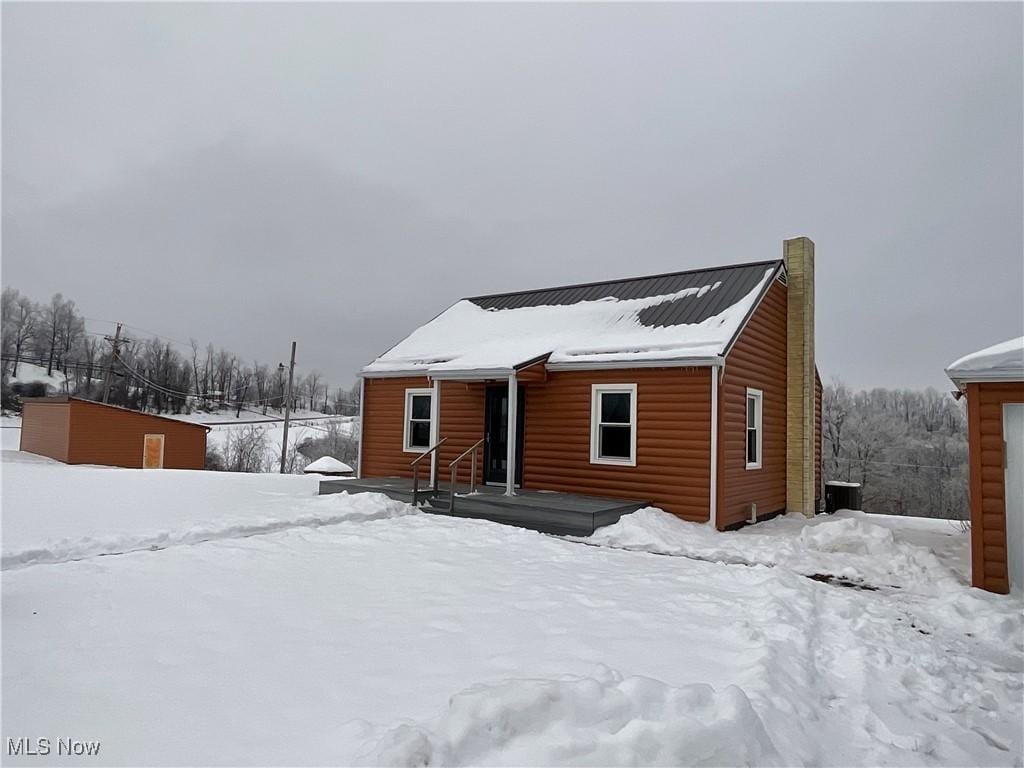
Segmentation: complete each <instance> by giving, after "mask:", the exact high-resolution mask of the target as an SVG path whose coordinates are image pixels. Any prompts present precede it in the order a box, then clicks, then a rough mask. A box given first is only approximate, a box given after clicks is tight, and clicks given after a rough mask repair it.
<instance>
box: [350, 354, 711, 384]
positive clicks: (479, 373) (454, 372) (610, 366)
mask: <svg viewBox="0 0 1024 768" xmlns="http://www.w3.org/2000/svg"><path fill="white" fill-rule="evenodd" d="M538 364H541V365H543V366H544V367H545V368H546V369H547V370H549V371H607V370H625V369H629V368H720V367H722V366H723V365H725V357H724V356H722V355H703V356H701V357H683V358H672V359H664V360H659V359H644V360H635V359H627V360H588V361H581V362H573V361H571V360H569V361H561V362H550V361H548V362H545V361H544V359H543V358H541V359H539V360H529V361H526V362H524V363H522V364H520V365H517V366H515V367H514V368H465V369H449V368H445V369H440V370H434V369H430V368H408V369H403V370H389V371H376V370H375V371H360V372H359V376H360V377H361V378H364V379H386V378H408V377H412V376H425V377H427V378H428V379H437V380H439V381H484V380H487V379H504V378H508V377H509V376H511V375H512V374H514V373H518V372H519V371H522V370H523V369H525V368H529V367H531V366H534V365H538Z"/></svg>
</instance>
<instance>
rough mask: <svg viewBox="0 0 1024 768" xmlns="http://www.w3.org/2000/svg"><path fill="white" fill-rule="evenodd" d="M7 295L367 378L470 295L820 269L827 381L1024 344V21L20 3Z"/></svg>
mask: <svg viewBox="0 0 1024 768" xmlns="http://www.w3.org/2000/svg"><path fill="white" fill-rule="evenodd" d="M2 13H3V263H2V270H3V273H2V278H3V284H4V285H5V286H6V285H12V286H14V287H17V288H19V289H20V290H21V291H22V292H25V293H28V294H30V295H32V296H33V297H34V298H37V299H45V298H47V297H48V296H49V295H50V294H52V293H54V292H55V291H62V292H63V293H64V294H65V295H66V296H68V297H70V298H73V299H74V300H75V301H76V302H77V303H78V306H79V307H80V309H81V310H82V311H83V313H84V314H85V315H86V316H87V317H89V318H93V319H91V320H90V322H89V327H90V329H92V330H99V331H104V330H108V329H109V328H110V326H109V325H108V324H105V323H103V322H101V321H102V320H123V321H125V322H126V323H128V324H130V325H132V326H135V327H137V328H144V329H147V330H151V331H155V332H157V333H160V334H163V335H165V336H168V337H170V338H173V339H179V340H182V341H187V340H188V339H189V338H190V337H195V338H197V339H199V340H200V341H201V342H205V341H213V342H214V343H216V344H218V345H223V346H225V347H227V348H229V349H232V350H233V351H235V352H237V353H238V354H240V355H242V356H243V357H245V358H247V359H251V358H259V359H260V360H265V361H269V362H272V363H273V362H277V361H278V360H281V359H284V358H286V356H287V352H288V342H289V341H290V340H291V339H293V338H294V339H296V340H298V342H299V365H300V367H301V368H303V369H304V370H308V369H311V368H317V369H320V370H321V371H323V372H324V373H325V374H326V375H327V376H328V377H329V379H330V380H331V381H332V383H335V384H340V383H344V384H348V383H351V382H352V381H353V380H354V373H355V371H356V370H357V369H358V367H359V366H361V365H362V364H363V363H365V362H367V361H368V360H370V359H371V358H373V357H374V356H375V355H376V354H378V353H380V352H382V351H384V350H385V349H386V348H387V347H389V346H390V345H391V344H393V343H394V342H396V341H397V340H399V339H400V338H401V337H402V336H404V335H405V334H406V333H407V332H408V331H410V330H412V329H413V328H414V327H415V326H417V325H418V324H420V323H422V322H424V321H426V320H429V319H430V318H431V317H433V316H434V315H435V314H437V313H438V312H439V311H441V310H442V309H444V308H445V307H446V306H448V305H449V304H451V303H452V302H453V301H455V300H456V299H458V298H459V297H460V296H464V295H473V294H480V293H487V292H495V291H505V290H514V289H523V288H531V287H541V286H544V285H551V284H559V283H566V282H582V281H591V280H599V279H606V278H613V277H621V276H629V275H640V274H649V273H657V272H666V271H673V270H681V269H687V268H691V267H699V266H705V265H715V264H723V263H730V262H742V261H751V260H758V259H768V258H775V257H777V256H779V255H780V254H781V251H782V240H783V238H785V237H788V236H793V235H798V234H806V235H808V236H810V237H811V238H812V239H813V240H814V241H815V242H816V245H817V332H818V347H817V349H818V364H819V368H820V370H821V372H822V376H823V378H824V379H826V380H828V379H830V378H831V377H833V376H839V377H841V378H842V379H843V380H845V381H846V382H847V383H849V384H851V385H854V386H865V387H866V386H888V387H905V386H911V387H918V386H927V385H933V386H937V387H943V388H948V387H949V383H948V381H947V380H945V378H944V376H943V374H942V369H943V367H944V366H945V365H946V364H948V363H949V362H950V361H951V360H952V359H953V358H956V357H958V356H959V355H961V354H963V353H966V352H970V351H973V350H974V349H977V348H979V347H982V346H987V345H988V344H991V343H994V342H996V341H1001V340H1003V339H1006V338H1008V337H1010V336H1015V335H1020V334H1021V333H1024V330H1022V328H1024V265H1022V262H1024V257H1022V251H1024V237H1022V219H1021V213H1022V204H1024V200H1022V152H1021V136H1022V133H1024V124H1022V75H1021V73H1022V44H1021V29H1022V6H1021V5H1020V4H1019V3H1007V4H1002V5H983V4H978V3H971V4H966V5H955V4H923V3H908V4H898V5H879V4H871V3H854V4H842V5H827V6H822V5H796V4H779V5H739V4H715V5H696V4H679V5H624V4H621V5H548V6H535V5H425V4H417V5H376V6H367V5H323V4H321V5H295V4H267V5H246V4H224V5H193V4H154V5H143V4H113V5H88V4H71V5H66V4H36V5H19V4H11V3H4V5H3V9H2Z"/></svg>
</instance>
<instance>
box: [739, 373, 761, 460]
mask: <svg viewBox="0 0 1024 768" xmlns="http://www.w3.org/2000/svg"><path fill="white" fill-rule="evenodd" d="M750 398H754V402H755V405H754V430H755V432H756V434H757V461H750V457H749V456H747V445H748V443H747V433H748V432H749V431H750V427H749V426H747V408H749V407H750ZM763 443H764V392H762V391H761V390H760V389H752V388H750V387H747V395H746V397H744V398H743V455H744V457H745V459H746V462H747V469H761V462H762V460H763V459H764V453H763V450H762V445H763Z"/></svg>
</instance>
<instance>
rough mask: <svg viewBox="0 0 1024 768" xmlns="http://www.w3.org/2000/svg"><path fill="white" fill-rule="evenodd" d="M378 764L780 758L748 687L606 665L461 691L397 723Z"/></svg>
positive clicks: (770, 761) (379, 750) (380, 748)
mask: <svg viewBox="0 0 1024 768" xmlns="http://www.w3.org/2000/svg"><path fill="white" fill-rule="evenodd" d="M359 762H361V763H364V762H368V763H371V764H374V765H396V766H427V765H521V766H533V765H780V764H782V763H783V761H782V759H781V758H780V756H779V754H778V752H777V751H776V750H775V746H774V745H773V744H772V741H771V739H770V738H769V737H768V733H767V732H766V730H765V727H764V724H763V723H762V722H761V718H760V717H758V715H757V713H756V712H755V711H754V708H753V707H752V706H751V703H750V700H749V699H748V698H747V696H746V694H745V693H744V692H743V691H742V690H741V689H740V688H738V687H736V686H728V687H726V688H725V689H724V690H722V691H720V692H716V691H715V689H714V688H712V687H711V686H710V685H703V684H700V683H697V684H691V685H684V686H681V687H679V688H673V687H671V686H668V685H666V684H665V683H663V682H660V681H658V680H652V679H650V678H647V677H636V676H634V677H623V676H622V675H621V674H619V673H617V672H614V671H612V670H610V669H607V668H602V669H600V670H599V671H598V673H597V674H596V675H594V676H592V677H580V676H564V677H561V678H557V679H534V680H507V681H505V682H502V683H498V684H495V685H476V686H473V687H471V688H469V689H467V690H464V691H462V692H460V693H457V694H455V695H454V696H453V697H452V698H451V700H450V702H449V704H448V708H447V710H446V711H445V712H444V713H443V714H442V715H441V716H440V717H439V718H438V719H437V720H436V721H435V722H433V723H431V724H430V725H417V724H412V725H410V724H405V725H400V726H398V727H396V728H394V729H392V730H390V731H388V732H387V733H386V734H385V735H384V736H383V738H381V739H380V741H379V742H378V743H377V745H376V747H375V748H374V749H373V751H372V752H370V753H369V754H368V755H367V756H365V757H364V758H363V759H362V760H360V761H359Z"/></svg>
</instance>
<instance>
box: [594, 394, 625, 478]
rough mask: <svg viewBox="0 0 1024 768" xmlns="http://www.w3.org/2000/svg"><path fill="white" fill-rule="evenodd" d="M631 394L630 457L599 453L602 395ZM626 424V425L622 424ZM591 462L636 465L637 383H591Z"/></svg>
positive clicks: (621, 465) (619, 465)
mask: <svg viewBox="0 0 1024 768" xmlns="http://www.w3.org/2000/svg"><path fill="white" fill-rule="evenodd" d="M615 392H618V393H623V392H624V393H626V394H628V395H629V426H630V430H629V438H630V445H629V458H628V459H616V458H608V457H603V456H600V455H598V451H599V448H600V445H601V443H600V435H601V430H600V427H601V395H602V394H604V393H615ZM622 426H625V425H622ZM590 463H591V464H610V465H613V466H617V467H635V466H636V384H635V383H634V384H591V386H590Z"/></svg>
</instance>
